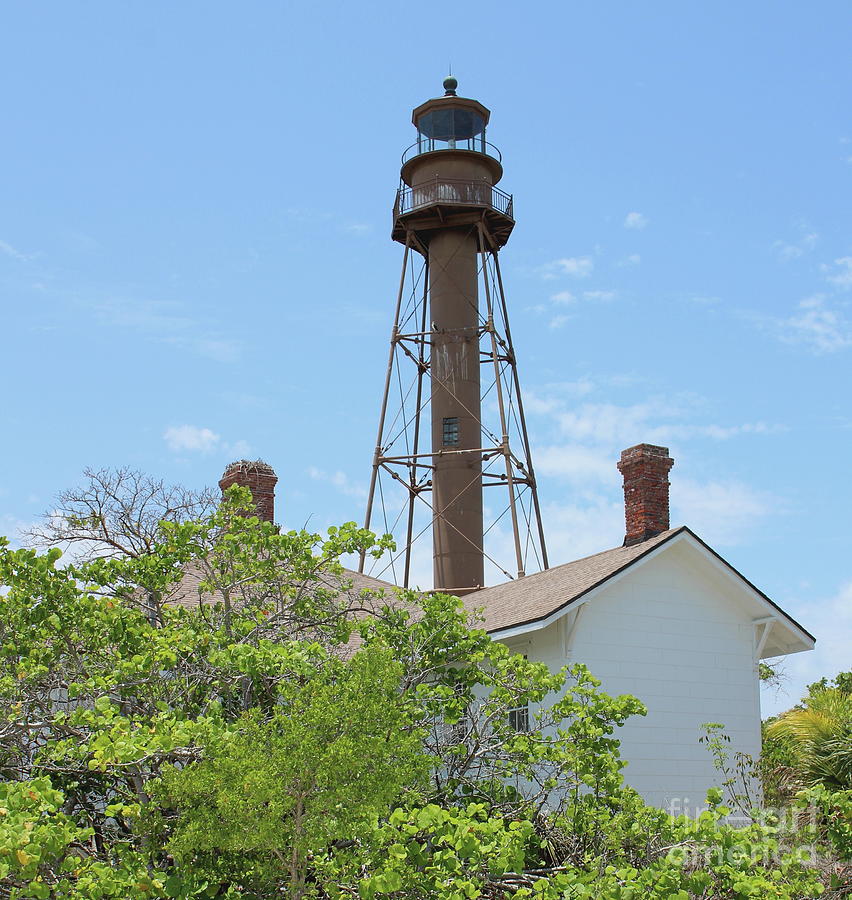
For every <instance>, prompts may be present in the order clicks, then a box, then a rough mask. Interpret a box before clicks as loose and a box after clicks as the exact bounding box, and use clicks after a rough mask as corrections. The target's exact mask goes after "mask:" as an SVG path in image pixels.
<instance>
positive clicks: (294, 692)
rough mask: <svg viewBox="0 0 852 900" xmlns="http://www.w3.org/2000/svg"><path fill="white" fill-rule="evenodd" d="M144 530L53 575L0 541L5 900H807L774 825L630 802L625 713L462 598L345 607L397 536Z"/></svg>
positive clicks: (226, 518)
mask: <svg viewBox="0 0 852 900" xmlns="http://www.w3.org/2000/svg"><path fill="white" fill-rule="evenodd" d="M151 535H152V537H151V541H150V544H147V545H146V546H145V548H144V551H138V552H137V549H138V548H137V549H134V548H130V549H131V551H132V552H124V551H119V550H116V552H114V553H108V554H94V555H93V556H92V557H91V558H90V559H88V560H87V561H85V562H82V563H78V564H77V565H72V566H68V567H66V568H61V567H59V566H58V565H57V563H58V562H59V552H58V551H56V550H52V549H51V550H48V551H47V552H46V553H43V554H40V553H38V552H36V551H35V550H29V549H25V550H19V551H11V550H9V549H8V548H7V547H5V546H4V547H2V548H0V584H2V586H3V588H2V591H0V610H2V615H0V708H2V710H3V714H2V720H0V769H2V776H3V779H4V782H3V784H2V785H0V898H3V897H6V898H13V897H14V898H27V897H30V898H54V897H55V898H67V900H83V898H97V897H115V898H118V897H124V898H126V897H142V898H144V897H176V898H191V897H210V898H214V897H219V898H225V897H228V898H237V897H247V898H248V897H250V898H267V897H274V896H291V897H294V898H301V897H307V896H316V897H326V898H344V897H346V898H351V897H362V898H370V897H388V898H392V900H404V898H405V900H407V898H419V897H423V898H425V897H442V898H454V900H455V898H465V897H467V898H475V897H484V898H492V897H493V898H496V897H508V896H515V897H541V898H557V897H559V898H563V897H564V898H570V897H595V898H605V900H609V898H612V900H616V898H619V900H624V898H628V897H635V898H638V897H656V898H660V900H662V898H672V897H674V898H681V900H688V898H699V897H704V898H709V897H716V896H718V897H732V898H734V897H766V898H769V897H772V898H785V897H787V898H793V897H798V898H801V897H811V896H818V895H820V893H821V892H822V890H823V888H822V886H821V883H820V880H819V878H818V873H817V872H816V871H815V870H814V869H812V868H809V867H807V866H805V865H803V864H802V862H801V860H800V859H799V855H798V851H796V850H795V848H793V847H791V846H787V845H785V843H784V840H782V838H781V837H779V835H778V834H777V828H776V827H775V826H774V825H772V824H771V823H765V822H763V823H755V825H753V826H751V827H750V828H748V829H734V828H732V827H731V826H728V825H724V824H723V819H724V815H725V812H726V811H725V809H724V807H722V806H721V805H720V802H721V797H720V796H718V797H711V801H712V802H711V808H710V809H709V810H708V812H707V813H706V814H705V815H704V816H703V817H702V818H701V819H699V820H697V821H692V820H686V819H672V818H671V817H669V816H667V815H666V814H665V813H663V812H661V811H659V810H653V809H649V808H647V807H645V806H644V804H643V803H642V801H641V799H640V798H639V797H638V795H636V794H635V793H634V792H633V791H631V790H629V789H628V788H626V787H625V786H624V784H623V781H622V778H621V770H622V768H623V765H624V763H623V761H622V760H621V759H620V757H619V754H618V741H617V737H616V735H617V729H618V727H619V726H620V725H621V724H622V723H623V722H624V721H625V720H626V719H627V718H628V717H629V716H631V715H639V714H642V712H643V708H642V705H641V703H640V702H639V701H638V700H636V699H635V698H632V697H617V698H614V697H609V696H608V695H606V694H605V693H603V692H602V691H601V690H600V685H599V683H598V682H597V681H596V680H595V679H594V678H593V676H592V675H591V674H590V673H589V672H588V671H587V670H586V669H585V667H583V666H581V665H575V666H573V667H571V668H570V669H565V670H563V671H560V672H557V673H552V672H549V671H548V670H547V669H546V667H545V666H543V665H542V664H541V663H538V662H535V661H532V660H527V659H525V658H524V657H523V656H520V655H517V654H513V653H511V652H510V651H509V650H508V648H506V647H505V646H504V645H502V644H498V643H495V642H493V641H491V640H490V639H489V638H488V636H487V634H485V632H483V631H482V630H479V629H477V628H475V627H472V623H471V622H469V621H468V617H467V616H466V614H465V613H464V611H463V608H462V606H461V604H460V602H459V601H458V600H457V599H456V598H453V597H448V596H445V595H441V594H435V595H428V596H423V597H418V596H416V595H414V594H412V593H408V592H399V593H394V594H393V595H392V596H381V595H376V594H370V593H364V592H361V591H357V590H355V589H354V587H353V585H352V584H351V583H350V581H349V579H348V578H347V574H346V572H345V571H344V570H343V569H342V568H341V566H340V563H339V558H340V557H341V555H342V554H347V553H360V552H362V551H363V552H376V553H381V552H383V550H384V548H385V546H386V545H387V542H386V541H383V540H378V541H377V540H376V539H375V538H374V537H373V536H372V535H370V534H368V533H367V532H365V531H363V530H361V529H359V528H357V527H356V526H355V525H353V524H348V525H345V526H343V527H341V528H339V529H332V530H331V531H330V532H329V534H328V535H327V536H325V537H324V538H320V537H319V536H318V535H315V534H309V533H306V532H285V533H280V532H279V531H278V530H277V529H276V528H275V527H274V526H272V525H271V524H270V523H266V522H261V521H259V520H258V519H257V518H256V517H255V516H253V515H251V504H250V496H249V495H248V493H247V492H246V491H245V490H244V489H240V488H231V489H230V490H229V492H228V496H227V499H226V501H225V502H223V503H222V504H221V505H219V506H217V507H216V508H213V509H211V510H209V511H208V512H207V513H206V514H205V515H203V516H201V517H195V518H183V517H182V516H172V517H171V518H169V517H166V519H165V520H164V521H162V522H161V523H160V524H158V525H157V527H156V528H155V529H154V531H153V532H151ZM114 549H115V548H114ZM524 707H528V708H529V710H530V720H529V728H528V729H521V730H517V729H516V727H515V726H517V720H515V719H513V718H512V717H511V716H510V710H513V709H519V708H524ZM820 803H822V805H823V807H824V808H825V809H826V810H835V809H840V810H841V817H842V816H843V815H845V812H843V810H846V809H848V807H847V806H843V805H842V804H841V805H838V804H840V800H838V798H837V795H834V794H829V793H826V794H825V795H823V796H822V797H821V799H820ZM844 834H846V832H844V831H843V829H842V828H839V829H835V831H833V832H831V833H830V834H827V833H826V832H825V831H824V830H823V831H821V832H820V836H821V837H822V838H825V839H827V840H829V839H830V840H835V839H836V840H835V845H836V846H837V847H841V846H842V840H844V839H845V838H844ZM714 854H715V856H714Z"/></svg>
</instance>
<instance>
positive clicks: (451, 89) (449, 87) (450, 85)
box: [444, 75, 459, 96]
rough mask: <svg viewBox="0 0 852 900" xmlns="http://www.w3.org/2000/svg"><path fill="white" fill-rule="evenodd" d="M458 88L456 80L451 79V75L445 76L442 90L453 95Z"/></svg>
mask: <svg viewBox="0 0 852 900" xmlns="http://www.w3.org/2000/svg"><path fill="white" fill-rule="evenodd" d="M458 86H459V83H458V80H457V79H455V78H453V76H452V75H447V77H446V78H445V79H444V90H445V91H446V92H447V93H448V94H449V95H451V96H452V95H453V94H455V92H456V88H457V87H458Z"/></svg>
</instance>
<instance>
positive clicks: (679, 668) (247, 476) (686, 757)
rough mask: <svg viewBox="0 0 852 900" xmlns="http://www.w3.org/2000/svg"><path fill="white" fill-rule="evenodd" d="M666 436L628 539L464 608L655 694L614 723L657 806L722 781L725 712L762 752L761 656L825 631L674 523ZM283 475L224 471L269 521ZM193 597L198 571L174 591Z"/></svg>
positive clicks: (563, 657) (516, 645)
mask: <svg viewBox="0 0 852 900" xmlns="http://www.w3.org/2000/svg"><path fill="white" fill-rule="evenodd" d="M672 464H673V460H672V459H671V457H670V456H669V453H668V450H667V449H666V448H665V447H656V446H652V445H649V444H639V445H637V446H636V447H631V448H630V449H629V450H625V451H624V452H623V453H622V455H621V460H620V461H619V463H618V467H619V470H620V471H621V472H622V475H623V477H624V496H625V520H626V525H627V530H626V536H625V540H624V544H623V545H622V546H620V547H615V548H613V549H612V550H605V551H604V552H602V553H597V554H595V555H594V556H587V557H585V558H583V559H578V560H575V561H574V562H569V563H566V564H565V565H561V566H556V567H554V568H551V569H548V570H546V571H544V572H539V573H538V574H535V575H527V576H525V577H523V578H519V579H517V580H514V581H508V582H505V583H504V584H498V585H495V586H493V587H487V588H484V589H481V590H478V591H474V592H472V593H469V594H467V595H466V596H465V597H464V603H465V606H466V608H467V609H469V610H470V611H471V613H472V614H475V615H476V616H477V617H479V618H480V619H481V620H482V625H483V627H484V628H485V629H486V630H487V631H488V632H489V634H490V635H491V636H492V637H493V638H495V639H496V640H499V641H502V642H504V643H505V644H507V645H508V646H509V647H511V648H512V649H513V650H516V651H518V652H522V653H524V654H525V655H526V656H527V657H528V658H530V659H534V660H540V661H542V662H545V663H546V664H547V665H548V666H549V667H550V668H551V669H552V670H554V671H555V670H557V669H559V668H561V667H562V666H564V665H566V664H568V663H572V662H582V663H585V664H586V665H587V666H588V667H589V669H590V670H591V672H592V674H593V675H595V676H596V677H597V678H600V679H601V681H602V683H603V684H602V686H603V689H604V690H606V691H607V692H608V693H610V694H614V695H617V694H633V695H634V696H636V697H638V698H639V699H640V700H642V701H643V703H644V704H645V705H646V707H647V709H648V714H647V716H645V717H634V718H632V719H630V720H628V722H627V724H626V725H625V726H624V727H623V728H621V729H620V730H619V732H618V734H617V737H618V738H619V739H620V740H621V743H622V756H623V757H624V758H625V759H626V760H627V761H628V766H627V768H626V769H625V772H624V774H625V778H626V780H627V782H628V784H630V785H632V786H633V787H634V788H636V790H638V791H639V792H640V793H641V794H642V795H643V797H644V798H645V800H646V801H647V802H648V803H650V804H651V805H654V806H660V807H662V808H664V809H673V810H675V811H689V810H694V809H695V808H697V807H700V806H701V805H702V804H703V803H704V798H705V796H706V793H707V789H708V788H709V787H711V786H713V785H714V784H718V783H719V780H720V779H719V775H718V773H717V772H716V770H715V768H714V765H713V760H712V757H711V755H710V753H709V752H708V750H707V748H706V747H705V746H702V745H701V744H700V743H699V737H700V736H701V735H702V725H704V723H708V722H718V723H721V724H723V725H724V727H725V732H726V734H727V735H728V736H729V737H730V738H731V743H730V749H731V751H732V752H743V753H748V754H751V755H752V756H753V757H755V758H756V757H757V756H758V754H759V753H760V692H759V678H758V664H759V662H760V660H761V659H764V658H768V657H774V656H780V655H783V654H788V653H798V652H800V651H802V650H810V649H812V648H813V646H814V638H813V636H812V635H810V634H809V633H808V632H807V631H805V629H804V628H802V626H801V625H799V624H798V623H797V622H796V621H794V620H793V619H792V618H791V617H790V616H788V615H787V614H786V613H785V612H784V611H783V610H782V609H781V608H780V607H778V606H777V605H776V604H775V603H773V602H772V600H770V599H769V597H767V596H766V595H765V594H764V593H763V592H762V591H760V590H759V589H758V588H757V587H755V585H753V584H752V583H751V582H750V581H748V579H747V578H745V577H744V576H743V575H741V574H740V573H739V572H738V571H737V570H736V569H734V568H733V566H731V565H730V564H729V563H727V562H726V561H725V560H724V559H723V558H722V557H721V556H719V554H718V553H716V552H715V551H714V550H713V549H712V548H711V547H709V546H708V545H707V544H705V543H704V541H702V540H701V538H700V537H698V535H696V534H695V533H694V532H692V531H690V529H689V528H687V527H685V526H682V527H680V528H670V527H669V481H668V473H669V470H670V469H671V466H672ZM276 481H277V478H276V476H275V473H274V472H273V471H272V469H271V468H270V467H269V466H267V465H266V464H265V463H259V462H258V463H250V462H246V461H241V462H239V463H233V464H232V465H231V466H229V467H228V469H227V470H226V472H225V475H224V476H223V479H222V481H221V482H220V484H221V486H222V487H223V489H224V488H225V487H227V486H228V485H230V484H233V483H235V482H237V483H241V484H244V485H245V486H247V487H249V488H251V490H252V494H253V496H254V498H255V503H256V505H257V508H258V514H259V515H261V516H262V517H264V518H267V519H268V520H270V521H272V520H273V517H274V491H275V483H276ZM344 577H345V579H346V580H347V581H348V582H349V583H350V584H351V591H352V593H353V594H358V593H359V592H361V591H363V590H372V591H382V592H383V593H385V594H388V593H390V592H391V591H392V589H393V586H392V585H390V584H388V583H387V582H385V581H380V580H378V579H375V578H370V577H368V576H365V575H360V574H358V573H357V572H346V573H344ZM172 599H173V600H177V601H178V602H182V603H187V604H192V605H194V604H195V603H197V602H198V600H199V591H198V578H197V576H196V575H194V574H193V573H192V572H187V573H185V576H184V579H183V581H182V582H181V584H180V585H179V587H178V590H177V592H176V594H175V596H174V597H173V598H172Z"/></svg>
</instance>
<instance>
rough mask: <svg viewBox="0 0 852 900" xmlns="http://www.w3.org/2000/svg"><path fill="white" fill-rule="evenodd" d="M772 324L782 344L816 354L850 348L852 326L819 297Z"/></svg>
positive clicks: (822, 297) (809, 300)
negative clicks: (802, 346)
mask: <svg viewBox="0 0 852 900" xmlns="http://www.w3.org/2000/svg"><path fill="white" fill-rule="evenodd" d="M850 262H852V258H850ZM850 277H852V269H850ZM775 324H776V326H777V328H778V329H779V332H780V335H781V339H782V340H784V341H786V342H787V343H791V344H803V345H804V346H806V347H808V348H809V349H810V350H813V351H814V352H815V353H834V352H836V351H838V350H843V349H845V348H846V347H849V346H850V345H852V323H850V322H849V320H848V319H846V317H845V316H844V315H843V313H842V312H840V311H838V310H837V309H834V308H832V307H830V306H829V305H828V304H827V303H826V299H825V297H824V296H822V295H821V294H816V295H814V296H813V297H808V298H807V299H806V300H802V301H801V302H800V303H799V306H798V312H796V313H794V314H793V315H791V316H789V317H788V318H786V319H777V320H775Z"/></svg>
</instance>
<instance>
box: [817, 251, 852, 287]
mask: <svg viewBox="0 0 852 900" xmlns="http://www.w3.org/2000/svg"><path fill="white" fill-rule="evenodd" d="M834 265H835V266H836V268H835V269H832V268H831V266H823V267H822V270H823V272H825V273H826V274H825V280H826V281H828V282H829V283H830V284H833V285H834V286H835V287H838V288H840V289H841V290H844V291H845V290H848V289H849V288H852V256H841V257H840V259H836V260H834Z"/></svg>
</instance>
